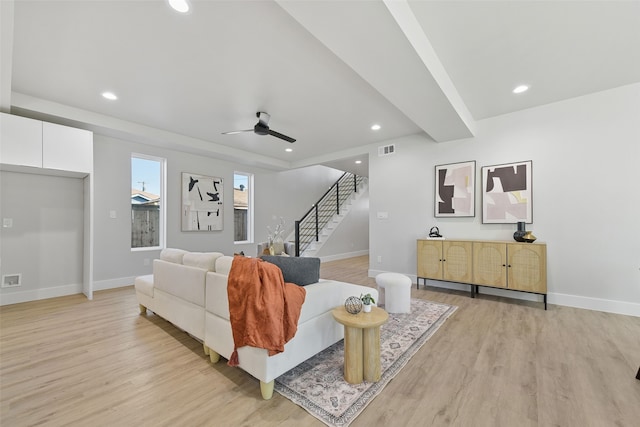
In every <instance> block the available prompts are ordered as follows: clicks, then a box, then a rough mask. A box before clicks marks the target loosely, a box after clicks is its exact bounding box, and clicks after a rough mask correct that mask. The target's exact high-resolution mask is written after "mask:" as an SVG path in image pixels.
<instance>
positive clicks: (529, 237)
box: [522, 231, 537, 243]
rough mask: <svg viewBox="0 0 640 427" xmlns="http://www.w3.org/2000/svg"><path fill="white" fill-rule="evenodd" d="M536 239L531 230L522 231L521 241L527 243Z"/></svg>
mask: <svg viewBox="0 0 640 427" xmlns="http://www.w3.org/2000/svg"><path fill="white" fill-rule="evenodd" d="M536 239H537V237H536V236H534V235H533V233H532V232H531V231H527V232H526V233H524V236H522V241H523V242H527V243H533V242H535V241H536Z"/></svg>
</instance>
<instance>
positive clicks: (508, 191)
mask: <svg viewBox="0 0 640 427" xmlns="http://www.w3.org/2000/svg"><path fill="white" fill-rule="evenodd" d="M532 168H533V165H532V162H531V160H528V161H524V162H517V163H509V164H504V165H497V166H483V167H482V223H483V224H510V223H515V222H520V221H523V222H527V223H531V222H532V221H533V188H532Z"/></svg>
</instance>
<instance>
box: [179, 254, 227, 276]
mask: <svg viewBox="0 0 640 427" xmlns="http://www.w3.org/2000/svg"><path fill="white" fill-rule="evenodd" d="M222 255H223V254H222V253H220V252H187V253H185V254H184V257H183V258H182V264H184V265H188V266H190V267H197V268H202V269H204V270H207V271H216V260H217V259H218V258H220V257H221V256H222Z"/></svg>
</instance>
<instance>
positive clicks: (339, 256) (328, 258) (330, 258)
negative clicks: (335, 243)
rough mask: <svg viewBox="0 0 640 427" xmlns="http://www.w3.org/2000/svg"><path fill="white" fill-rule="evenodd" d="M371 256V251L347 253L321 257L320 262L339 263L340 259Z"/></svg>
mask: <svg viewBox="0 0 640 427" xmlns="http://www.w3.org/2000/svg"><path fill="white" fill-rule="evenodd" d="M363 255H369V250H368V249H366V250H362V251H355V252H347V253H344V254H337V255H328V256H323V257H320V262H328V261H338V260H340V259H347V258H353V257H357V256H363Z"/></svg>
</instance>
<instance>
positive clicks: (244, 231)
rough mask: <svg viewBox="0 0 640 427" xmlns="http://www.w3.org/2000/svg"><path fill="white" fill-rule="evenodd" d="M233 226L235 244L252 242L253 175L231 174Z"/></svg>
mask: <svg viewBox="0 0 640 427" xmlns="http://www.w3.org/2000/svg"><path fill="white" fill-rule="evenodd" d="M233 226H234V234H233V236H234V238H233V239H234V241H235V243H250V242H252V241H253V175H252V174H248V173H243V172H235V173H234V174H233Z"/></svg>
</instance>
